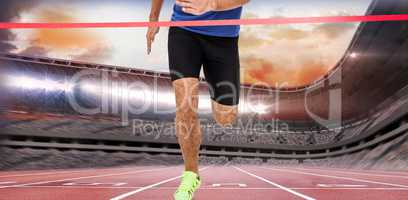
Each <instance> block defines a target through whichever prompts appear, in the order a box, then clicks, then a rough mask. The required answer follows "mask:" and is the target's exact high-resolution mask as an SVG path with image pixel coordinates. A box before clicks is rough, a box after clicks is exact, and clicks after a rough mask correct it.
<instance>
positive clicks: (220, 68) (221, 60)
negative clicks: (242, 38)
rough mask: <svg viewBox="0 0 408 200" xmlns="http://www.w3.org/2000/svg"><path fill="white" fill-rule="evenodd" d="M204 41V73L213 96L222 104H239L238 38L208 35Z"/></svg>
mask: <svg viewBox="0 0 408 200" xmlns="http://www.w3.org/2000/svg"><path fill="white" fill-rule="evenodd" d="M202 43H203V44H202V46H203V48H204V74H205V77H206V80H207V82H208V84H209V87H210V94H211V98H212V99H213V100H214V101H215V102H217V103H219V104H221V105H228V106H233V105H237V104H238V103H239V95H240V63H239V51H238V38H221V37H208V38H206V39H205V40H202Z"/></svg>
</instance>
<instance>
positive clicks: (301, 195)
mask: <svg viewBox="0 0 408 200" xmlns="http://www.w3.org/2000/svg"><path fill="white" fill-rule="evenodd" d="M234 168H235V169H236V170H238V171H240V172H243V173H245V174H248V175H250V176H252V177H254V178H257V179H259V180H261V181H264V182H266V183H269V184H271V185H273V186H275V187H278V188H280V189H282V190H284V191H286V192H289V193H291V194H293V195H296V196H298V197H301V198H303V199H306V200H315V198H313V197H309V196H306V195H304V194H301V193H299V192H296V191H294V190H292V189H290V188H287V187H285V186H282V185H279V184H277V183H274V182H272V181H270V180H267V179H265V178H262V177H260V176H257V175H255V174H252V173H250V172H248V171H245V170H243V169H241V168H239V167H234Z"/></svg>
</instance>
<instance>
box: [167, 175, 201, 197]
mask: <svg viewBox="0 0 408 200" xmlns="http://www.w3.org/2000/svg"><path fill="white" fill-rule="evenodd" d="M200 185H201V180H200V177H199V176H198V175H197V174H196V173H194V172H189V171H186V172H184V173H183V176H182V178H181V183H180V186H179V187H178V189H177V191H176V192H175V193H174V200H192V199H193V196H194V192H195V191H196V190H197V189H198V188H199V187H200Z"/></svg>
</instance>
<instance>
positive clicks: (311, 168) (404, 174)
mask: <svg viewBox="0 0 408 200" xmlns="http://www.w3.org/2000/svg"><path fill="white" fill-rule="evenodd" d="M297 168H299V169H310V170H314V169H320V170H324V169H334V170H338V171H341V170H344V169H342V168H336V167H329V168H327V167H326V168H322V167H307V166H306V167H297ZM347 170H348V171H353V172H357V173H362V172H363V173H367V172H369V173H381V174H382V175H392V176H408V173H405V172H403V171H383V170H372V169H369V170H362V169H347Z"/></svg>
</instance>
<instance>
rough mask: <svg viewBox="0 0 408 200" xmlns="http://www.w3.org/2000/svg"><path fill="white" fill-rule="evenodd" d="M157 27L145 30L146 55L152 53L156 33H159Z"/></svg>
mask: <svg viewBox="0 0 408 200" xmlns="http://www.w3.org/2000/svg"><path fill="white" fill-rule="evenodd" d="M159 30H160V28H159V27H149V28H148V29H147V34H146V40H147V54H148V55H149V54H150V53H151V52H152V44H153V42H154V39H155V38H156V35H157V33H159Z"/></svg>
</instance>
